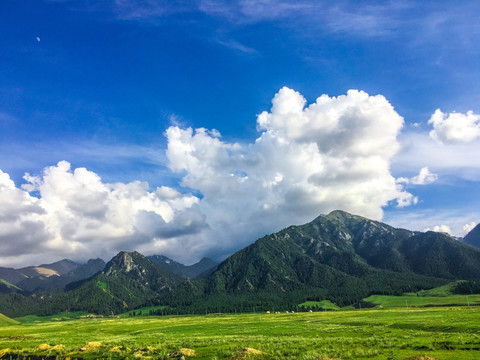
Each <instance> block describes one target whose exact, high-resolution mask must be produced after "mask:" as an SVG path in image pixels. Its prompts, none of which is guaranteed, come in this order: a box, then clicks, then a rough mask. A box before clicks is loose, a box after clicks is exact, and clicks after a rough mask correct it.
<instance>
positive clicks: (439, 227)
mask: <svg viewBox="0 0 480 360" xmlns="http://www.w3.org/2000/svg"><path fill="white" fill-rule="evenodd" d="M433 231H435V232H443V233H447V234H451V233H452V230H450V227H449V226H448V225H444V224H442V225H435V226H434V227H433Z"/></svg>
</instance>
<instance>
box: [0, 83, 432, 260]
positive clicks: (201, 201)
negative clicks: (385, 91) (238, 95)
mask: <svg viewBox="0 0 480 360" xmlns="http://www.w3.org/2000/svg"><path fill="white" fill-rule="evenodd" d="M402 126H403V118H402V117H401V116H400V115H398V113H397V112H396V111H395V110H394V108H393V107H392V105H391V104H390V103H389V102H388V101H387V100H386V99H385V98H384V97H383V96H381V95H376V96H370V95H368V94H367V93H365V92H363V91H357V90H350V91H348V92H347V94H346V95H342V96H338V97H329V96H327V95H322V96H320V97H319V98H318V99H317V100H316V101H315V102H314V103H312V104H310V105H309V106H306V100H305V98H304V97H303V96H302V95H301V94H300V93H298V92H296V91H294V90H292V89H289V88H286V87H284V88H282V89H281V90H280V91H279V92H278V93H277V94H276V95H275V97H274V98H273V100H272V107H271V110H270V111H264V112H262V113H261V114H260V115H258V117H257V129H258V131H259V133H260V134H259V136H258V138H257V139H256V140H255V141H254V142H251V143H242V144H240V143H232V142H228V141H225V140H223V139H222V137H221V134H220V133H219V132H218V131H217V130H208V129H205V128H197V129H192V128H182V127H180V126H178V125H172V126H170V127H169V128H168V129H167V130H166V132H165V135H166V137H167V141H168V145H167V149H166V157H167V159H168V164H167V165H168V167H169V169H170V171H172V172H175V173H177V174H179V176H180V178H181V183H180V184H179V186H180V187H182V188H183V189H184V193H181V192H179V191H178V190H176V189H173V188H170V187H159V188H157V189H155V190H153V191H151V190H149V187H148V184H146V183H143V182H140V181H133V182H130V183H115V184H108V183H104V182H103V181H102V179H101V178H100V176H99V175H97V174H96V173H94V172H92V171H89V170H87V169H85V168H77V169H71V166H70V164H69V163H68V162H66V161H61V162H59V163H58V164H57V165H56V166H51V167H48V168H46V169H44V171H43V173H42V174H41V175H37V176H32V175H30V174H26V175H25V177H24V179H25V181H26V183H25V184H23V185H22V186H21V187H16V186H15V184H13V182H12V181H11V179H10V178H9V176H8V175H7V174H5V173H2V176H1V177H0V179H1V182H2V187H1V192H2V193H1V195H2V196H1V197H0V209H1V212H0V214H1V215H2V216H4V217H6V218H5V219H2V218H0V229H2V230H1V231H2V232H1V233H0V243H1V244H2V246H3V250H4V252H3V253H6V254H10V255H11V256H14V255H22V254H23V255H25V254H26V253H29V252H30V253H31V252H32V250H31V248H32V249H33V248H35V250H34V251H35V253H38V254H39V256H43V255H44V254H47V253H55V255H56V256H57V258H58V257H60V256H64V257H76V258H78V257H83V258H86V257H90V256H104V257H105V258H108V257H110V256H112V255H113V253H115V252H116V251H119V250H133V249H136V250H139V251H141V252H144V253H146V254H152V253H163V254H166V255H168V256H171V257H173V258H175V259H178V260H180V261H184V262H191V261H193V260H196V259H198V258H199V257H200V256H202V255H210V256H217V257H222V256H225V255H228V254H230V253H232V252H233V251H235V250H238V249H239V248H241V247H243V246H245V245H248V244H249V243H251V242H252V241H254V240H255V239H256V238H258V237H259V236H262V235H264V234H266V233H270V232H273V231H278V230H280V229H281V228H282V227H285V226H288V225H291V224H300V223H304V222H307V221H310V220H312V219H313V218H315V217H316V216H318V215H319V214H322V213H328V212H330V211H332V210H335V209H343V210H346V211H349V212H352V213H355V214H360V215H363V216H366V217H369V218H373V219H381V218H382V216H383V211H382V207H384V206H386V205H388V204H396V206H398V207H405V206H409V205H412V204H415V203H416V202H417V198H416V197H415V196H413V195H412V194H410V193H408V192H406V191H405V190H404V189H403V185H402V184H400V183H398V182H396V181H395V178H394V177H393V176H392V175H391V173H390V163H391V158H392V157H393V156H394V155H395V154H396V153H397V151H398V150H399V143H398V141H397V135H398V133H399V131H400V129H401V128H402ZM422 170H423V169H422ZM432 175H433V174H431V173H430V172H429V171H428V169H426V170H425V171H423V173H422V172H421V173H420V174H419V175H418V176H417V177H415V178H413V179H414V180H411V181H413V182H417V183H426V182H427V181H430V180H431V179H432ZM193 194H195V195H193ZM7 217H8V218H7ZM8 224H10V225H9V226H10V228H9V227H8V226H7V225H8ZM27 232H28V234H27ZM27 235H28V236H27ZM17 239H21V241H23V242H24V243H25V244H30V245H31V248H30V247H29V246H30V245H29V246H22V247H19V246H18V244H17V243H16V241H17ZM12 259H13V258H12ZM3 261H4V263H5V261H6V260H5V259H4V260H3ZM12 261H13V260H12ZM42 261H44V257H42ZM30 262H31V260H30Z"/></svg>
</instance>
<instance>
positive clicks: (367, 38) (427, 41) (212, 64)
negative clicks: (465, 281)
mask: <svg viewBox="0 0 480 360" xmlns="http://www.w3.org/2000/svg"><path fill="white" fill-rule="evenodd" d="M479 11H480V4H478V2H476V1H462V2H452V1H422V2H413V1H382V2H380V1H366V2H362V4H361V5H360V4H358V2H355V1H339V2H335V4H332V3H331V2H321V1H299V2H287V1H273V0H263V1H254V0H242V1H225V2H224V1H210V0H198V1H140V2H134V1H129V0H117V1H103V2H94V1H26V2H18V1H10V0H7V1H2V2H1V3H0V34H1V36H0V48H1V49H2V50H1V53H0V170H1V171H2V174H3V179H4V180H3V182H4V185H3V188H2V187H0V195H1V196H2V197H3V200H2V199H1V198H0V221H5V224H7V223H8V226H7V225H5V227H4V228H5V230H4V232H3V233H2V234H0V242H1V244H0V248H1V249H2V250H3V252H4V253H6V254H9V255H8V256H10V257H8V256H7V257H6V258H5V259H4V260H3V264H4V265H15V264H16V262H24V263H30V262H32V261H35V260H36V259H43V258H49V259H53V260H54V259H56V258H58V257H76V258H77V259H79V260H82V259H86V258H88V257H92V256H93V255H94V254H95V253H98V254H100V255H101V256H104V257H106V258H108V257H109V256H111V255H113V253H114V252H115V251H117V250H122V249H126V250H130V249H139V250H142V251H144V252H146V253H165V254H166V255H170V256H172V257H174V258H176V259H179V260H182V261H185V262H191V261H194V260H196V259H198V258H200V257H201V256H203V255H210V256H213V257H216V258H221V257H224V256H226V255H228V254H229V253H231V252H232V251H234V250H237V249H239V248H241V247H242V246H245V245H246V244H248V243H250V242H252V241H253V240H255V238H256V237H258V236H261V235H263V234H265V233H268V232H272V231H276V230H279V229H281V228H282V227H285V226H287V225H290V224H292V223H302V222H305V221H308V220H311V219H313V218H315V217H316V216H317V215H318V214H320V213H324V212H327V211H330V210H332V209H333V208H334V207H335V206H337V207H342V208H344V209H345V210H348V211H352V212H356V213H359V214H360V215H364V216H369V217H373V218H376V219H378V220H381V219H383V220H384V221H386V222H388V223H390V224H392V225H396V226H402V227H406V228H410V229H415V230H424V229H426V228H431V229H433V228H434V227H435V226H441V225H444V226H448V227H449V229H450V230H451V232H452V233H453V234H454V235H457V236H462V235H463V234H464V229H463V228H464V226H465V225H467V224H469V225H471V224H472V223H478V222H479V221H480V211H479V210H478V206H477V204H478V201H479V200H480V191H479V190H480V187H479V181H480V162H479V161H478V160H477V159H478V158H479V157H477V156H478V155H480V154H479V153H480V142H479V138H480V120H479V117H478V115H477V114H479V113H480V105H479V104H480V66H479V65H480V40H479V39H480V36H479V35H480V25H479V24H478V20H477V17H478V14H479ZM284 87H286V88H288V89H291V90H292V91H290V92H289V91H287V90H284V91H283V92H282V91H281V89H282V88H284ZM349 89H357V90H360V91H363V92H365V93H367V94H368V95H370V98H369V99H374V98H373V97H374V96H376V95H381V96H382V99H384V100H382V101H380V100H378V99H377V100H378V101H376V102H375V104H374V103H370V102H368V101H370V100H365V99H363V100H362V99H360V97H358V96H355V95H353V94H349V95H348V96H347V95H346V94H347V91H348V90H349ZM293 90H294V91H293ZM276 94H277V95H278V96H277V97H276V98H277V99H278V103H279V104H280V105H278V106H279V107H278V109H280V108H282V106H287V105H288V106H290V105H291V104H293V103H296V101H297V102H298V101H300V102H301V100H299V99H300V98H301V97H302V96H303V98H304V99H305V100H306V103H305V107H308V106H309V105H310V104H312V103H315V101H316V99H317V98H318V97H319V96H321V95H322V94H326V95H328V96H329V98H330V99H331V103H330V105H329V107H328V108H324V109H320V110H318V111H317V110H315V111H313V110H312V111H310V113H315V114H316V116H317V117H316V118H315V119H313V118H312V119H310V120H309V121H310V122H308V124H309V125H308V126H310V127H311V128H310V130H308V131H307V130H306V127H305V126H307V125H305V126H303V128H302V125H301V121H302V120H301V119H303V116H304V114H303V113H302V114H303V115H298V114H297V115H298V116H297V115H295V116H294V115H292V116H290V115H289V116H290V117H288V119H286V118H283V117H282V116H283V115H282V114H280V112H281V111H280V110H278V112H277V113H276V112H275V110H274V109H273V108H272V99H274V97H275V96H276ZM342 95H344V96H346V98H345V99H346V100H345V103H348V104H350V105H349V106H350V108H349V109H350V110H348V111H347V110H345V109H344V107H343V106H344V105H342V104H341V103H342V101H343V100H342V101H340V100H338V101H336V100H332V99H334V97H340V96H342ZM342 99H343V98H342ZM367 102H368V106H367V105H365V104H367ZM282 104H283V105H282ZM289 104H290V105H289ZM386 104H387V105H388V104H389V105H390V106H391V107H392V108H391V109H389V110H385V109H384V107H385V106H387V105H386ZM365 106H367V107H369V106H370V107H372V108H371V109H370V108H369V109H370V110H371V111H370V110H369V111H370V112H368V113H369V114H371V115H369V116H370V118H368V119H367V120H365V119H363V118H362V119H363V120H361V121H363V124H364V125H365V124H367V122H368V121H371V123H368V124H367V125H368V126H367V125H365V127H360V128H358V131H357V133H355V134H364V135H365V137H363V138H361V139H360V140H358V141H359V142H358V143H355V144H353V143H352V144H350V143H349V142H348V141H347V143H345V144H346V145H345V147H346V148H347V147H351V149H359V148H362V149H363V150H361V151H364V152H365V153H362V154H363V155H362V156H360V155H359V154H358V153H356V154H353V155H352V152H351V151H348V152H347V151H343V150H342V151H340V149H339V148H336V147H335V146H337V145H338V142H336V143H335V144H336V145H332V148H327V145H326V144H328V143H329V141H328V139H336V140H339V141H340V140H341V141H346V140H344V138H345V137H347V138H348V139H352V138H354V137H355V136H356V135H355V134H349V133H348V128H346V130H345V128H344V126H343V125H341V124H342V122H341V121H343V120H342V119H348V118H349V116H353V118H352V119H353V120H351V121H352V124H354V126H353V127H352V129H353V128H354V127H355V126H357V125H358V123H357V122H355V117H354V115H351V114H352V113H355V111H356V110H358V111H360V110H359V109H365ZM376 106H380V107H382V109H384V110H385V114H384V115H385V116H387V117H392V116H393V118H395V119H396V116H397V115H398V116H400V117H403V121H404V122H403V126H402V124H401V120H399V119H397V120H392V121H389V120H387V122H384V120H382V119H383V118H382V119H380V117H381V116H380V115H378V112H377V111H376V110H375V109H377V108H376ZM271 108H272V109H271ZM282 109H283V108H282ZM352 109H353V110H352ZM437 109H440V110H441V112H442V113H440V114H439V115H438V116H437V117H436V118H435V119H437V121H436V122H435V121H434V118H433V117H432V116H433V114H434V113H435V111H436V110H437ZM384 110H382V111H384ZM264 111H266V112H267V113H269V114H270V115H271V116H270V118H269V120H265V121H266V122H265V123H264V124H263V125H262V124H261V123H260V120H258V119H257V116H258V115H259V114H261V113H262V112H264ZM328 111H330V113H329V112H328ZM332 111H333V112H334V113H336V114H340V115H339V116H340V117H339V118H340V122H339V123H338V124H337V125H336V126H337V127H336V130H335V131H334V132H333V133H331V134H330V135H328V134H327V133H322V132H321V130H319V129H320V128H321V127H322V126H323V125H321V124H320V122H321V121H323V120H321V119H323V117H322V116H324V114H331V113H332ZM342 111H346V112H345V113H342ZM469 111H471V113H470V115H468V114H469V113H468V112H469ZM292 114H293V113H292ZM349 114H350V115H349ZM382 114H383V113H382ZM452 114H453V115H452ZM377 115H378V116H380V117H379V118H377V117H376V116H377ZM326 116H327V117H328V116H329V115H326ZM382 116H383V115H382ZM379 119H380V120H379ZM430 119H433V120H431V121H430V123H429V120H430ZM357 120H358V119H357ZM358 121H360V120H358ZM290 122H295V124H297V127H296V128H292V126H291V124H290ZM339 124H340V125H339ZM355 124H357V125H355ZM392 124H393V125H392ZM358 126H360V125H358ZM362 126H363V125H362ZM390 126H391V127H390ZM188 128H193V129H197V128H204V129H207V130H205V132H204V133H202V132H195V130H193V132H192V133H191V134H190V135H189V134H188V131H187V130H188ZM340 128H341V129H342V130H341V131H342V134H344V135H345V136H343V135H342V137H341V138H340V137H339V138H336V137H334V135H332V134H337V135H338V134H339V131H340V130H339V129H340ZM383 128H384V129H385V132H382V131H381V130H382V129H383ZM167 129H169V131H167ZM213 129H215V130H216V131H213ZM371 129H374V131H371ZM176 130H178V131H176ZM182 131H183V132H182ZM329 131H330V130H329ZM431 131H435V133H432V134H430V132H431ZM217 132H219V133H220V134H221V136H219V134H218V133H217ZM262 134H263V135H262ZM279 134H280V135H279ZM196 135H198V136H196ZM310 135H311V136H310ZM354 135H355V136H354ZM282 136H283V138H282V139H283V140H285V141H287V142H289V141H292V144H293V143H295V144H296V145H295V146H297V145H298V146H299V147H298V149H297V148H296V147H295V146H293V145H292V146H290V147H288V149H287V148H285V149H284V148H281V149H283V150H279V149H280V148H278V146H282V145H281V144H284V142H283V143H282V142H278V143H274V141H273V140H272V139H276V140H278V139H280V138H281V137H282ZM359 136H360V135H359ZM362 136H363V135H362ZM382 137H385V139H386V141H387V140H389V139H390V140H389V141H387V142H389V144H388V145H385V144H386V143H380V142H379V143H378V144H376V145H375V146H372V147H368V149H366V150H365V149H364V147H362V146H363V145H364V143H365V142H367V143H369V144H372V143H375V142H376V141H377V139H378V140H379V141H380V139H382ZM258 139H262V140H258ZM342 139H343V140H342ZM276 140H275V141H276ZM283 140H282V141H283ZM352 141H353V140H352ZM267 144H268V146H267ZM279 144H280V145H279ZM312 144H316V146H317V147H318V149H321V150H319V153H318V154H317V153H316V154H313V155H312V154H311V153H309V152H308V151H309V150H308V146H310V145H312ZM187 148H188V149H190V150H188V151H187V150H185V149H187ZM192 148H193V149H194V152H195V153H192V150H191V149H192ZM382 148H385V149H386V150H385V153H382V150H381V149H382ZM179 149H180V150H179ZM189 151H190V152H189ZM209 151H210V152H212V155H211V156H207V155H208V152H209ZM281 151H285V153H284V154H283V155H281V156H284V157H285V159H289V161H291V163H289V164H292V165H291V166H290V169H291V173H290V172H289V170H285V169H284V168H283V167H282V164H280V163H279V162H277V161H278V159H276V156H278V154H282V153H281ZM352 151H353V150H352ZM187 153H188V154H187ZM206 153H207V155H205V154H206ZM296 154H297V155H298V156H299V159H298V161H297V160H295V156H296ZM302 154H303V155H302ZM306 154H308V155H306ZM332 154H334V155H332ZM379 154H380V155H379ZM310 156H311V157H310ZM332 156H333V157H332ZM260 158H261V159H262V160H261V161H260V160H258V159H260ZM239 159H240V160H239ZM241 159H243V160H241ZM245 159H246V160H245ZM312 159H317V160H318V161H319V164H320V163H321V164H323V165H321V166H320V165H319V167H318V168H317V169H313V170H312V169H310V168H309V167H308V166H307V165H308V164H309V162H311V161H314V160H312ZM317 160H315V161H317ZM377 160H378V161H377ZM61 161H66V162H68V163H69V164H70V167H68V166H67V165H65V163H64V162H63V163H61V164H60V165H57V164H59V162H61ZM242 161H243V162H242ZM262 161H263V162H262ZM287 162H288V161H287ZM254 163H255V164H257V165H252V164H254ZM297 163H298V164H299V165H298V169H297V168H296V167H295V164H297ZM340 163H341V165H339V164H340ZM366 163H368V164H370V165H368V166H364V167H362V169H358V172H357V173H352V174H347V173H346V170H345V171H339V172H338V173H336V172H335V171H336V170H332V169H337V170H338V168H339V166H340V167H341V166H345V167H346V168H349V167H352V164H366ZM262 164H263V165H262ZM272 164H276V165H275V166H276V167H274V166H273V165H272ZM302 164H303V165H302ZM348 164H350V165H348ZM371 164H378V166H379V167H378V168H372V166H375V165H371ZM328 166H330V168H329V167H328ZM355 166H356V165H355ZM77 168H80V169H82V168H86V170H85V172H82V171H78V172H75V169H77ZM423 168H427V170H424V172H423V177H422V176H420V175H421V174H422V173H421V172H420V171H421V169H423ZM302 171H303V172H304V175H305V176H303V177H302V176H300V175H299V176H294V175H292V174H293V173H297V172H298V173H299V174H300V173H302ZM322 171H323V173H322ZM25 173H28V174H29V175H28V176H27V178H24V176H25ZM222 174H223V175H225V176H224V177H223V175H222ZM329 174H330V175H331V176H330V175H329ZM332 174H333V175H332ZM227 175H228V176H230V175H231V176H233V177H234V178H235V179H236V180H237V183H236V185H235V187H232V186H233V185H231V184H230V183H228V181H229V180H228V179H229V178H228V176H227ZM307 175H308V176H307ZM329 176H330V177H329ZM270 177H271V178H272V179H273V180H272V179H270ZM353 178H355V179H357V180H358V179H360V180H358V181H357V180H355V179H353ZM29 179H30V180H29ZM352 179H353V180H352ZM362 179H363V180H362ZM399 179H400V180H399ZM11 181H13V182H14V185H12V183H11ZM140 182H144V183H148V185H145V184H144V183H143V184H142V185H141V186H140V185H139V184H140ZM249 182H251V183H250V184H249V185H245V184H248V183H249ZM330 182H335V187H332V186H333V185H331V184H330ZM360 183H361V184H360ZM380 183H381V184H380ZM22 184H23V185H24V186H23V187H21V186H22ZM112 184H117V185H115V186H113V185H112ZM227 184H230V185H228V186H227ZM239 184H240V185H239ZM281 184H284V185H282V186H280V185H281ZM309 184H310V185H309ZM312 184H313V185H312ZM67 185H68V186H67ZM137 185H138V186H137ZM237 185H238V186H237ZM337 185H338V186H337ZM342 185H343V186H344V187H343V188H342V187H341V186H342ZM310 186H311V187H310ZM372 186H373V187H377V188H378V189H381V190H378V193H379V194H381V196H380V195H379V196H376V195H375V194H374V192H372V193H371V194H370V193H369V194H370V195H368V196H367V195H365V196H364V194H366V193H367V192H368V191H371V189H372ZM262 187H263V188H262ZM120 188H122V189H123V190H122V191H125V192H124V193H122V194H123V195H122V196H123V199H125V198H128V199H130V200H129V201H130V202H129V203H128V204H127V205H125V204H124V203H121V202H120V200H119V195H118V194H119V192H120V190H119V189H120ZM140 188H141V190H139V189H140ZM157 188H159V189H163V190H162V191H160V192H161V194H160V193H159V192H158V191H157V190H156V189H157ZM259 188H261V189H259ZM347 188H348V189H347ZM367 188H368V189H370V190H365V189H367ZM86 189H87V190H86ZM92 189H97V190H98V191H97V192H95V191H93V190H92ZM2 192H3V195H2ZM90 192H91V193H90ZM140 193H141V195H139V194H140ZM85 194H87V195H88V196H87V195H85ZM132 194H137V195H135V196H134V195H132ZM252 194H255V195H252ZM334 194H336V195H334ZM312 198H314V200H315V201H313V200H312V201H310V200H311V199H312ZM399 198H402V199H403V201H406V203H404V204H403V206H401V207H399V202H398V199H399ZM15 199H17V200H18V199H23V200H20V203H19V202H18V201H17V200H15ZM265 199H267V200H268V201H267V200H265ZM301 199H306V200H305V201H302V200H301ZM297 202H298V206H297V205H295V204H297ZM2 203H3V204H2ZM93 203H95V204H96V203H99V204H103V205H102V206H104V207H103V208H102V207H99V208H94V209H89V208H88V209H87V207H88V206H89V204H93ZM120 203H121V204H123V205H120ZM147 203H148V204H147ZM307 203H308V205H306V204H307ZM78 204H84V205H82V206H83V208H82V211H83V212H82V211H80V210H79V209H78ZM292 204H293V205H292ZM120 206H127V207H128V208H129V209H134V211H133V210H132V211H133V212H132V213H127V212H126V210H124V209H123V208H120ZM260 207H261V208H262V209H263V210H262V211H261V212H258V211H260V210H258V209H259V208H260ZM122 209H123V210H122ZM267 211H270V212H271V214H270V213H268V214H267V213H266V212H267ZM60 212H61V213H63V214H64V215H63V216H58V215H55V214H58V213H60ZM245 213H249V214H251V216H246V215H245ZM8 214H13V215H11V216H7V215H8ZM112 214H122V216H124V217H125V219H127V218H128V219H134V220H124V221H123V224H125V222H127V223H128V224H127V225H128V226H125V228H122V229H121V231H120V230H118V229H119V225H118V224H117V223H115V222H114V221H113V220H112V219H113V216H114V215H112ZM253 214H256V215H255V216H253ZM273 214H275V215H273ZM67 215H68V216H67ZM95 216H96V218H95ZM252 216H253V219H255V218H256V219H263V221H254V220H252ZM7 218H8V219H7ZM2 219H3V220H2ZM129 221H130V222H129ZM230 221H238V226H237V227H235V228H233V229H232V228H229V226H227V224H228V223H229V222H230ZM252 221H253V224H252ZM100 223H102V224H100ZM105 224H107V225H108V226H110V227H108V226H107V225H105ZM30 226H33V227H32V228H30ZM467 228H468V227H467ZM26 229H28V231H29V232H31V229H36V230H35V231H36V233H37V234H40V235H38V236H32V235H28V236H26V235H25V232H26V231H27V230H26ZM112 229H117V230H118V233H116V232H115V231H114V230H112ZM145 229H147V230H145ZM442 229H446V227H442ZM229 230H230V231H229ZM20 238H22V239H26V240H22V241H24V243H25V245H27V244H28V246H20V245H19V243H18V242H16V240H15V239H20ZM27 238H28V239H27ZM95 239H97V240H95ZM93 247H97V248H101V250H99V251H96V252H95V251H92V250H91V248H93ZM0 265H2V263H0Z"/></svg>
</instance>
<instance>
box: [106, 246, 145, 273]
mask: <svg viewBox="0 0 480 360" xmlns="http://www.w3.org/2000/svg"><path fill="white" fill-rule="evenodd" d="M138 260H140V262H142V260H146V261H148V259H147V258H145V256H143V255H142V254H140V253H139V252H137V251H132V252H127V251H120V252H119V253H118V254H117V255H115V256H114V257H113V258H112V259H111V260H110V261H109V262H108V263H107V265H106V266H105V270H104V273H105V275H107V276H110V275H113V274H115V273H116V272H117V271H119V272H123V273H129V272H134V273H137V274H139V275H140V274H141V273H142V272H145V270H144V269H142V266H141V264H139V263H138V262H139V261H138Z"/></svg>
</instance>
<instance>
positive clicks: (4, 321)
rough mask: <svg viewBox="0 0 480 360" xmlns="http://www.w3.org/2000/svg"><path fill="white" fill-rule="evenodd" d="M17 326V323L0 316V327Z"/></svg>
mask: <svg viewBox="0 0 480 360" xmlns="http://www.w3.org/2000/svg"><path fill="white" fill-rule="evenodd" d="M14 324H18V321H16V320H13V319H10V318H9V317H7V316H5V315H3V314H0V326H7V325H14Z"/></svg>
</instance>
